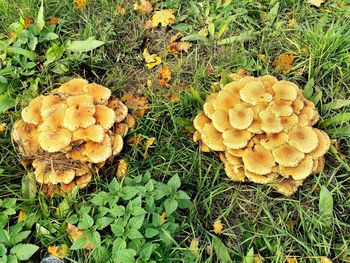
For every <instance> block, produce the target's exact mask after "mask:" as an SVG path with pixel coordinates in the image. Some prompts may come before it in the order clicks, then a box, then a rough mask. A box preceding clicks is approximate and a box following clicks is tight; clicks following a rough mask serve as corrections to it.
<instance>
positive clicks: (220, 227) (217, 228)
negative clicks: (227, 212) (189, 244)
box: [213, 219, 224, 234]
mask: <svg viewBox="0 0 350 263" xmlns="http://www.w3.org/2000/svg"><path fill="white" fill-rule="evenodd" d="M223 229H224V226H223V225H222V223H221V220H220V219H217V220H216V221H215V222H214V225H213V231H214V233H215V234H220V233H222V230H223Z"/></svg>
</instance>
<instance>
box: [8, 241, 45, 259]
mask: <svg viewBox="0 0 350 263" xmlns="http://www.w3.org/2000/svg"><path fill="white" fill-rule="evenodd" d="M38 249H39V247H38V246H36V245H32V244H18V245H15V246H14V247H12V248H11V250H10V253H11V254H12V255H15V256H16V257H17V258H18V259H19V260H29V259H30V257H31V256H33V255H34V253H35V252H36V251H37V250H38Z"/></svg>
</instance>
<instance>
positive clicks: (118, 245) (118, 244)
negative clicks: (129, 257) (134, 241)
mask: <svg viewBox="0 0 350 263" xmlns="http://www.w3.org/2000/svg"><path fill="white" fill-rule="evenodd" d="M122 249H126V242H125V240H124V239H121V238H116V239H115V240H114V241H113V246H112V251H113V254H115V252H116V253H117V252H118V251H119V250H122Z"/></svg>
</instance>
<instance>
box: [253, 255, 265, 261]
mask: <svg viewBox="0 0 350 263" xmlns="http://www.w3.org/2000/svg"><path fill="white" fill-rule="evenodd" d="M263 262H264V258H263V257H262V256H260V255H259V254H254V257H253V263H263Z"/></svg>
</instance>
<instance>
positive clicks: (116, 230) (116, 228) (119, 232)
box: [111, 223, 124, 237]
mask: <svg viewBox="0 0 350 263" xmlns="http://www.w3.org/2000/svg"><path fill="white" fill-rule="evenodd" d="M111 230H112V233H113V234H114V236H116V237H120V236H123V235H124V227H123V226H122V225H121V224H118V223H113V224H111Z"/></svg>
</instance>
